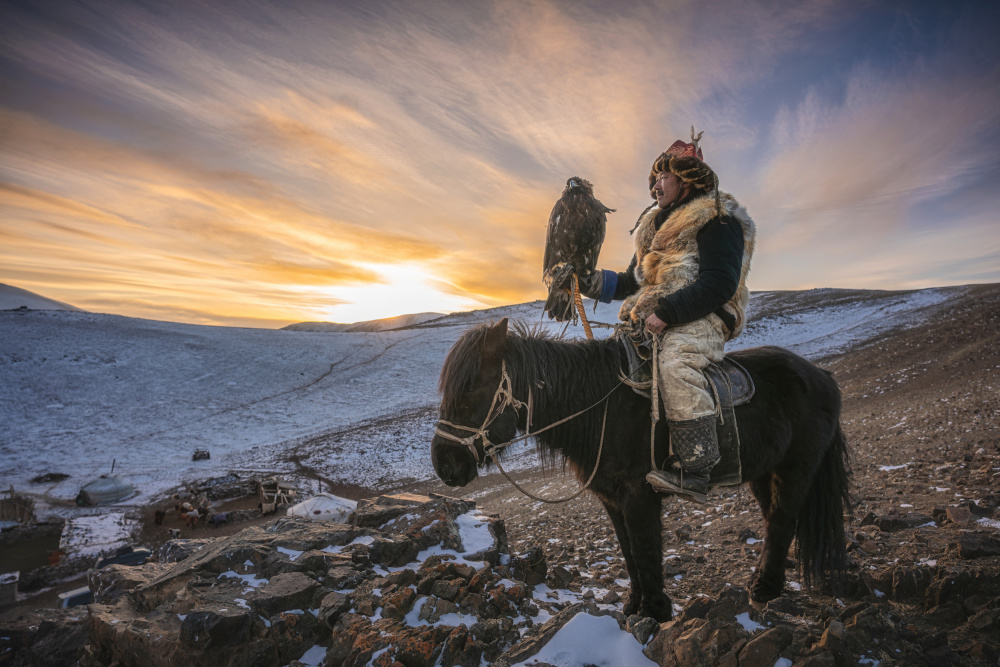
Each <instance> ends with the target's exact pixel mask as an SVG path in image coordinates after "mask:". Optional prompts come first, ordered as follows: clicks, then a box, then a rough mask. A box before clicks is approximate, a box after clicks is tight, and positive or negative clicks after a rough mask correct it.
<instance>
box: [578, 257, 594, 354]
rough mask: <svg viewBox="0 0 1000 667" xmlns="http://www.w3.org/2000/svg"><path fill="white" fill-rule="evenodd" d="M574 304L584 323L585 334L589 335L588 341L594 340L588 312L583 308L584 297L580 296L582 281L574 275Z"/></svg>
mask: <svg viewBox="0 0 1000 667" xmlns="http://www.w3.org/2000/svg"><path fill="white" fill-rule="evenodd" d="M573 302H574V303H575V304H576V311H577V312H578V313H580V321H581V322H583V332H584V333H585V334H587V340H594V332H593V331H592V330H591V328H590V320H588V319H587V310H586V309H585V308H584V307H583V295H582V294H580V279H579V278H578V277H577V275H576V274H575V273H574V274H573Z"/></svg>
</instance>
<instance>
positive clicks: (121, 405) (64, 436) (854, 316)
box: [0, 287, 965, 502]
mask: <svg viewBox="0 0 1000 667" xmlns="http://www.w3.org/2000/svg"><path fill="white" fill-rule="evenodd" d="M964 289H965V288H962V287H954V288H942V289H932V290H921V291H914V292H864V291H853V290H811V291H808V292H775V293H761V294H757V295H754V297H753V299H752V301H751V310H750V323H749V324H748V326H747V330H746V333H745V334H744V335H743V337H742V338H740V339H738V340H737V341H735V342H734V344H733V345H732V346H731V348H732V349H738V348H742V347H750V346H756V345H763V344H773V345H782V346H785V347H789V348H791V349H792V350H794V351H797V352H799V353H800V354H803V355H804V356H806V357H809V358H813V359H818V358H821V357H823V356H825V355H829V354H833V353H837V352H839V351H842V350H844V349H847V348H848V347H850V346H853V345H859V344H862V343H864V342H865V341H868V340H870V339H871V338H872V337H874V336H877V335H879V334H880V333H881V332H884V331H886V330H888V329H891V328H893V327H897V326H903V325H906V324H907V323H915V322H919V321H921V319H922V318H923V317H925V316H926V315H927V314H928V313H929V312H931V310H930V309H932V308H933V307H934V306H936V305H937V304H940V303H941V302H943V301H944V300H946V299H948V298H949V296H950V295H954V294H957V293H959V292H960V291H962V290H964ZM541 305H542V304H541V302H533V303H526V304H520V305H514V306H507V307H503V308H494V309H490V310H483V311H474V312H468V313H457V314H452V315H448V316H444V317H440V318H436V319H433V320H431V321H428V322H424V323H420V324H416V325H414V326H411V327H409V328H405V329H400V330H394V331H385V332H374V333H350V332H346V333H345V332H341V333H322V332H307V331H286V330H265V329H242V328H229V327H209V326H195V325H187V324H176V323H170V322H158V321H151V320H142V319H134V318H127V317H120V316H116V315H101V314H93V313H85V312H66V311H54V310H27V311H25V310H11V311H4V312H0V376H2V378H3V382H0V423H2V424H3V428H2V429H0V487H3V488H6V487H8V486H9V485H10V484H13V485H15V486H16V487H18V488H22V489H26V490H30V491H35V492H45V493H47V494H48V495H49V496H50V497H53V498H63V499H67V500H68V499H71V498H73V497H74V496H75V495H76V493H77V491H78V490H79V487H80V485H81V483H83V482H85V481H87V480H89V479H91V478H93V477H94V476H96V475H98V474H100V473H103V472H107V471H108V470H110V468H111V465H112V462H113V461H115V472H116V474H123V475H125V476H127V477H129V478H130V479H131V480H132V481H133V483H135V484H136V487H137V488H139V489H141V495H140V496H139V497H138V498H136V499H134V500H133V501H131V502H143V501H144V499H145V498H148V497H149V496H150V495H152V494H155V493H157V492H159V491H162V490H164V489H166V488H169V487H172V486H174V485H175V484H177V483H178V482H179V481H181V480H183V479H188V478H194V477H205V476H210V475H215V474H220V473H222V472H224V471H226V470H229V469H234V468H236V469H254V470H275V469H279V470H280V469H282V467H283V466H286V465H288V464H287V462H285V459H286V458H287V456H286V454H287V452H288V451H290V450H293V449H295V448H296V447H300V446H302V445H303V443H307V442H311V443H313V444H314V446H312V447H310V448H309V449H308V451H304V452H303V454H305V455H307V456H308V457H309V459H310V463H311V464H312V465H315V466H316V467H317V468H322V469H323V470H324V471H325V472H326V473H327V474H332V475H334V476H335V477H336V478H337V479H339V480H343V481H349V482H352V483H355V484H360V485H364V486H376V487H377V486H380V485H385V484H387V483H389V482H390V481H393V480H399V479H403V478H416V479H423V478H429V477H431V476H433V471H432V469H431V466H430V460H429V456H428V443H429V442H430V434H431V432H432V427H433V423H434V420H435V419H436V415H435V412H436V410H435V408H436V406H437V403H438V395H437V377H438V373H439V371H440V368H441V364H442V362H443V360H444V357H445V355H446V354H447V351H448V349H449V348H450V346H451V345H452V344H453V343H454V341H455V340H456V339H457V338H458V337H459V336H460V335H461V334H462V333H463V332H464V331H465V330H466V329H467V328H468V327H470V326H472V325H474V324H477V323H479V322H484V321H492V320H497V319H499V318H500V317H503V316H510V317H512V318H520V319H523V320H525V321H526V322H528V323H537V322H542V326H544V327H546V328H548V329H550V330H551V331H553V332H554V333H559V332H561V331H563V327H564V325H559V324H556V323H552V322H549V321H548V320H544V321H542V320H541ZM588 310H589V312H590V313H592V315H591V316H592V317H593V318H594V319H596V320H600V321H604V322H613V321H614V320H615V317H616V314H617V304H615V305H612V306H605V305H602V306H600V307H599V309H598V312H597V313H596V314H593V311H592V310H590V309H588ZM595 331H596V333H597V335H600V336H606V335H608V333H609V331H608V330H607V329H596V330H595ZM566 335H567V336H582V335H583V332H582V327H579V326H570V327H569V329H568V330H567V331H566ZM321 436H322V439H319V438H320V437H321ZM317 442H319V443H320V444H321V445H322V446H318V447H317V446H315V443H317ZM196 448H203V449H208V450H210V451H211V454H212V458H211V459H210V460H208V461H198V462H192V461H191V454H192V452H193V451H194V450H195V449H196ZM47 472H62V473H67V474H69V475H71V477H70V478H69V479H67V480H65V481H63V482H59V483H56V484H53V485H45V486H38V485H31V484H30V483H29V480H31V478H33V477H35V476H37V475H40V474H43V473H47Z"/></svg>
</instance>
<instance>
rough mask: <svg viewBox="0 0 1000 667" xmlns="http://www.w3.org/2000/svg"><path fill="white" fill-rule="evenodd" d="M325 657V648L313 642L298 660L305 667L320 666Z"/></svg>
mask: <svg viewBox="0 0 1000 667" xmlns="http://www.w3.org/2000/svg"><path fill="white" fill-rule="evenodd" d="M325 658H326V648H324V647H323V646H320V645H319V644H315V645H313V647H312V648H310V649H309V650H308V651H306V652H305V653H303V654H302V657H301V658H299V662H300V663H302V664H303V665H305V666H306V667H320V665H322V664H323V660H324V659H325ZM374 658H375V656H372V659H374Z"/></svg>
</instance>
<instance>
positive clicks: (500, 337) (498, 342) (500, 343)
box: [483, 317, 508, 355]
mask: <svg viewBox="0 0 1000 667" xmlns="http://www.w3.org/2000/svg"><path fill="white" fill-rule="evenodd" d="M507 319H508V318H506V317H505V318H503V319H502V320H500V321H499V322H497V323H496V324H494V325H493V326H491V327H490V328H489V329H488V330H487V331H486V340H484V341H483V352H484V353H486V354H488V355H491V354H492V355H498V354H500V353H501V352H503V350H504V348H505V347H507Z"/></svg>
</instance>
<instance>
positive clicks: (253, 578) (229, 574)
mask: <svg viewBox="0 0 1000 667" xmlns="http://www.w3.org/2000/svg"><path fill="white" fill-rule="evenodd" d="M223 577H226V578H228V579H239V580H240V581H242V582H243V585H244V586H246V587H248V588H259V587H260V586H263V585H264V584H266V583H267V582H268V581H270V579H264V578H263V577H261V578H258V577H257V575H255V574H236V573H235V572H233V571H232V570H227V571H226V572H223V573H222V574H220V575H219V577H218V578H219V579H222V578H223Z"/></svg>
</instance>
